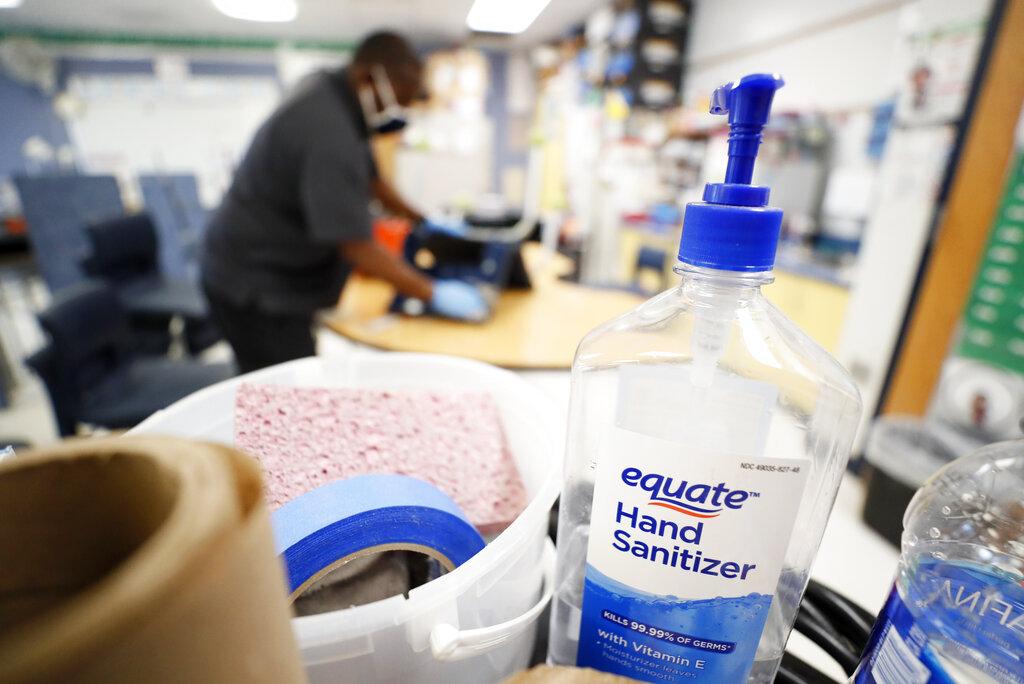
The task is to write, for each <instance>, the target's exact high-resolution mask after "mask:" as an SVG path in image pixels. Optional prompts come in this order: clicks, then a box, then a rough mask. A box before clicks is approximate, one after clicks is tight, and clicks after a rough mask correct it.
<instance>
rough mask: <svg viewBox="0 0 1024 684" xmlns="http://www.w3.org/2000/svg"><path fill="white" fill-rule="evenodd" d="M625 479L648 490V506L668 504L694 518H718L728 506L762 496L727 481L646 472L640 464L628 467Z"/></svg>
mask: <svg viewBox="0 0 1024 684" xmlns="http://www.w3.org/2000/svg"><path fill="white" fill-rule="evenodd" d="M622 481H623V482H625V483H626V484H627V485H629V486H630V487H639V488H640V489H642V490H643V491H645V492H648V493H649V494H650V497H651V500H650V502H649V503H648V504H647V505H648V506H660V507H661V508H668V509H671V510H673V511H678V512H680V513H685V514H686V515H691V516H693V517H694V518H717V517H718V515H719V514H720V513H721V512H722V511H723V510H725V509H726V508H730V509H732V510H739V509H740V508H742V507H743V504H744V503H745V502H746V501H747V499H750V498H752V497H753V498H756V497H758V496H760V493H758V492H748V491H747V490H745V489H730V488H729V487H727V486H726V484H725V483H724V482H719V483H718V484H715V485H710V484H705V483H703V482H692V483H691V482H688V481H686V480H679V479H676V478H672V477H665V476H664V475H660V474H658V473H647V474H646V475H645V474H644V472H643V471H642V470H640V469H639V468H626V469H624V470H623V471H622Z"/></svg>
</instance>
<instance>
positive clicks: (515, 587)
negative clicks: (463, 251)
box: [133, 352, 563, 684]
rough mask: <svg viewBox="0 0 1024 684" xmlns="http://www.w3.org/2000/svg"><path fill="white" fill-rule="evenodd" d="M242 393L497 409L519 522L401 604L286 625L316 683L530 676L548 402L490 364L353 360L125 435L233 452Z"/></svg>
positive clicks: (211, 401)
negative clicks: (217, 445)
mask: <svg viewBox="0 0 1024 684" xmlns="http://www.w3.org/2000/svg"><path fill="white" fill-rule="evenodd" d="M243 382H250V383H270V384H287V385H296V386H310V387H367V388H370V387H376V388H388V389H431V390H442V391H443V390H446V389H451V390H468V391H486V392H488V393H490V394H491V396H493V397H494V400H495V401H496V402H497V404H498V407H499V410H500V412H501V417H502V421H503V424H504V428H505V432H506V435H507V439H508V443H509V447H510V449H511V451H512V455H513V457H514V458H515V461H516V464H517V465H518V467H519V471H520V473H521V474H522V478H523V482H524V484H525V485H526V489H527V492H528V493H529V495H530V503H529V505H528V506H527V508H526V510H524V511H523V513H522V514H521V515H520V516H519V517H518V518H517V519H516V521H515V522H513V523H512V525H510V526H509V527H508V529H506V530H505V531H504V532H502V533H501V534H500V535H499V536H498V537H497V538H495V539H494V540H493V541H492V542H491V543H490V544H488V545H487V547H486V548H485V549H484V550H483V551H481V552H480V553H479V554H477V555H476V556H474V557H473V558H472V559H471V560H469V561H468V562H467V563H465V564H464V565H462V566H461V567H459V568H457V569H456V570H455V571H454V572H451V573H449V574H447V575H445V576H443V577H441V578H439V579H436V580H434V581H433V582H430V583H428V584H425V585H423V586H421V587H417V588H416V589H413V590H412V591H411V592H410V593H409V598H408V599H406V598H404V597H403V596H394V597H391V598H389V599H385V600H383V601H377V602H375V603H370V604H367V605H364V606H357V607H355V608H349V609H347V610H341V611H335V612H331V613H323V614H320V615H311V616H306V617H300V618H295V619H293V620H292V625H293V628H294V632H295V636H296V639H297V641H298V644H299V647H300V649H301V651H302V657H303V661H304V663H305V665H306V668H307V671H308V673H309V676H310V679H311V681H313V682H360V683H362V682H402V683H406V682H444V683H445V684H458V683H460V682H466V683H467V684H478V683H482V682H496V681H500V680H501V679H503V678H505V677H506V676H508V675H510V674H511V673H513V672H515V671H516V670H519V669H522V668H524V667H526V666H527V664H528V661H529V658H530V654H531V651H532V648H533V642H534V635H535V631H536V620H537V618H538V617H539V616H540V614H541V613H542V612H543V610H544V608H545V606H546V605H547V603H548V601H549V600H550V596H551V588H552V587H551V582H552V577H553V571H554V547H553V546H552V544H551V542H550V541H548V540H547V528H548V512H549V510H550V509H551V506H552V505H553V504H554V502H555V498H556V497H557V495H558V489H559V486H560V479H561V477H560V476H561V472H560V471H561V468H560V464H561V454H562V439H563V433H562V429H563V428H562V416H561V415H559V412H558V411H557V409H555V408H554V407H553V405H552V404H551V402H550V401H548V399H547V398H546V397H545V396H544V395H542V394H541V393H540V392H539V391H538V390H537V389H535V388H534V387H532V386H530V385H529V384H528V383H526V382H525V381H524V380H522V379H521V378H519V377H517V376H516V375H514V374H512V373H510V372H508V371H504V370H500V369H498V368H494V367H492V366H489V365H487V364H483V363H479V362H475V361H468V360H463V359H455V358H450V357H444V356H434V355H426V354H380V353H374V352H357V353H353V354H351V355H345V356H339V357H331V358H319V357H316V358H307V359H300V360H298V361H292V362H290V363H286V364H282V365H280V366H275V367H273V368H267V369H264V370H261V371H257V372H255V373H250V374H248V375H245V376H242V377H239V378H235V379H232V380H228V381H225V382H222V383H219V384H217V385H213V386H211V387H208V388H206V389H204V390H201V391H199V392H196V393H195V394H193V395H192V396H190V397H187V398H185V399H182V400H181V401H179V402H177V403H176V404H173V405H172V406H170V407H168V408H167V409H165V410H163V411H160V412H158V413H156V414H154V415H153V416H151V417H150V418H149V419H147V420H146V421H145V422H143V423H142V424H140V425H139V426H138V427H136V428H135V429H134V430H133V432H138V433H158V434H170V435H180V436H185V437H192V438H197V439H206V440H212V441H217V442H222V443H227V444H231V443H232V441H233V434H234V426H233V417H234V403H235V391H236V390H237V388H238V386H239V385H240V384H241V383H243ZM238 581H240V582H244V581H245V578H244V577H239V578H238ZM282 591H284V588H283V587H282Z"/></svg>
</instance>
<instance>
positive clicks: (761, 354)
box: [548, 74, 861, 683]
mask: <svg viewBox="0 0 1024 684" xmlns="http://www.w3.org/2000/svg"><path fill="white" fill-rule="evenodd" d="M781 86H782V79H781V78H779V77H778V76H775V75H769V74H753V75H749V76H745V77H743V78H742V79H740V80H738V81H735V82H733V83H730V84H728V85H725V86H722V87H721V88H719V89H718V90H716V91H715V93H714V97H713V99H712V104H711V112H712V113H714V114H728V117H729V126H730V134H729V163H728V168H727V170H726V176H725V182H724V183H710V184H708V185H707V186H706V188H705V190H704V201H703V202H695V203H692V204H690V205H688V207H687V209H686V215H685V217H684V220H683V234H682V240H681V242H680V246H679V265H678V266H677V268H676V272H677V273H679V275H680V276H681V280H680V282H679V284H678V285H677V286H676V287H675V288H673V289H671V290H669V291H667V292H664V293H662V294H660V295H658V296H656V297H654V298H653V299H651V300H649V301H647V302H646V303H644V304H642V305H640V306H639V307H638V308H636V309H634V310H633V311H631V312H629V313H627V314H625V315H623V316H620V317H619V318H616V319H614V320H612V321H609V322H608V323H606V324H604V325H602V326H600V327H599V328H597V329H596V330H594V331H593V332H591V333H590V334H589V335H587V337H586V338H584V340H583V341H582V342H581V343H580V346H579V349H578V351H577V352H576V360H575V362H574V363H573V368H572V399H571V402H570V415H569V420H570V422H569V434H568V444H567V452H566V459H565V481H564V485H563V489H562V499H561V510H560V513H559V521H558V570H557V577H556V584H555V602H554V609H553V613H552V618H551V636H550V646H549V651H548V659H549V661H550V662H551V663H554V664H562V665H579V666H581V667H592V668H596V669H598V670H604V671H607V672H613V673H617V674H621V675H624V676H627V677H632V678H634V679H638V680H641V681H646V682H675V681H685V682H709V683H710V682H716V683H717V682H742V681H749V682H770V681H772V679H773V678H774V676H775V671H776V669H777V668H778V665H779V661H780V659H781V658H782V652H783V648H784V647H785V645H786V640H787V638H788V636H789V632H790V630H791V629H792V625H793V621H794V619H795V617H796V609H797V606H798V604H799V603H800V598H801V596H802V595H803V592H804V588H805V587H806V584H807V580H808V572H809V569H810V566H811V561H812V560H813V559H814V554H815V552H816V551H817V549H818V544H819V543H820V541H821V535H822V532H823V531H824V529H825V522H826V520H827V519H828V515H829V512H830V511H831V508H832V504H833V501H834V499H835V495H836V490H837V489H838V487H839V482H840V479H841V478H842V475H843V471H844V467H845V465H846V459H847V457H848V455H849V449H850V445H851V442H852V441H853V435H854V432H855V430H856V425H857V421H858V418H859V416H860V411H861V403H860V397H859V395H858V392H857V389H856V386H855V385H854V383H853V381H852V379H851V378H850V376H849V375H848V374H847V373H846V371H845V370H843V368H842V367H841V366H840V365H839V364H838V363H836V361H835V360H833V359H832V358H831V357H830V356H829V355H828V354H827V353H826V352H825V351H824V350H822V349H821V348H820V347H819V346H818V345H817V344H815V343H814V342H813V341H812V340H811V339H810V338H809V337H807V335H805V334H804V333H803V332H801V331H800V330H799V329H798V328H797V327H796V326H795V325H794V324H793V323H792V322H790V321H789V320H788V319H787V318H786V317H785V316H784V315H783V314H782V313H780V312H779V310H778V309H776V308H775V307H774V306H772V305H771V304H770V303H768V301H767V300H766V299H765V298H764V296H763V295H762V293H761V287H762V286H764V285H766V284H768V283H770V282H771V281H772V276H771V269H772V266H773V264H774V261H775V249H776V245H777V242H778V237H779V228H780V226H781V223H782V212H781V211H780V210H778V209H773V208H770V207H768V188H766V187H757V186H752V185H750V182H751V176H752V173H753V167H754V160H755V157H756V156H757V149H758V146H759V145H760V142H761V130H762V128H763V127H764V125H765V123H766V122H767V121H768V114H769V110H770V108H771V102H772V98H773V96H774V94H775V91H776V89H778V88H779V87H781Z"/></svg>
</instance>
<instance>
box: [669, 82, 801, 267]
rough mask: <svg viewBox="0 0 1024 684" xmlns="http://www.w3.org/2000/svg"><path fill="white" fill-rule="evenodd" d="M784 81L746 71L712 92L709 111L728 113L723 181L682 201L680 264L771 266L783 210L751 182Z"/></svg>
mask: <svg viewBox="0 0 1024 684" xmlns="http://www.w3.org/2000/svg"><path fill="white" fill-rule="evenodd" d="M783 83H784V81H783V80H782V78H781V77H780V76H778V75H777V74H750V75H747V76H744V77H743V78H741V79H739V80H738V81H733V82H732V83H727V84H725V85H723V86H720V87H719V88H717V89H716V90H715V92H714V93H713V95H712V97H711V113H712V114H728V116H729V164H728V166H727V167H726V170H725V182H724V183H708V184H707V185H705V186H704V201H703V202H691V203H690V204H687V205H686V214H685V215H684V217H683V235H682V238H681V239H680V241H679V260H680V261H682V262H683V263H686V264H691V265H693V266H702V267H705V268H716V269H722V270H727V271H770V270H771V268H772V266H774V265H775V250H776V248H777V247H778V242H779V230H780V228H781V227H782V210H781V209H775V208H772V207H769V206H768V193H769V189H768V188H767V187H762V186H757V185H751V184H750V181H751V179H752V177H753V175H754V160H755V159H756V158H757V149H758V147H759V146H760V145H761V131H762V130H763V129H764V126H765V124H766V123H767V122H768V115H769V113H770V112H771V107H772V98H773V97H774V96H775V91H776V90H778V89H779V88H781V87H782V85H783Z"/></svg>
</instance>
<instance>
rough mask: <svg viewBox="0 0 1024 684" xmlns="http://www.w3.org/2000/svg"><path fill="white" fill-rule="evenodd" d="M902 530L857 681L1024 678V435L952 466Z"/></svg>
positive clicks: (1014, 683)
mask: <svg viewBox="0 0 1024 684" xmlns="http://www.w3.org/2000/svg"><path fill="white" fill-rule="evenodd" d="M903 526H904V531H903V544H902V546H903V549H902V551H903V553H902V555H901V556H900V564H899V570H898V572H897V576H896V583H895V586H894V587H893V590H892V592H891V593H890V595H889V600H888V601H887V602H886V604H885V607H884V608H883V609H882V613H881V615H880V616H879V618H878V621H877V622H876V623H875V628H874V630H873V632H872V634H871V640H870V642H869V644H868V648H867V649H866V650H865V653H864V657H863V658H862V660H861V664H860V667H859V668H858V670H857V673H856V675H855V676H854V681H856V682H858V683H861V682H878V683H879V684H886V683H887V682H901V683H902V682H908V683H912V682H921V683H924V682H951V681H954V682H1000V683H1003V684H1024V440H1018V441H1014V442H1002V443H999V444H993V445H991V446H988V447H985V448H983V449H980V450H978V451H977V452H975V453H973V454H971V455H970V456H965V457H963V458H961V459H958V460H956V461H953V462H952V463H950V464H948V465H946V466H945V467H944V468H943V469H942V470H940V471H939V472H938V473H936V474H935V476H934V477H932V478H931V479H930V480H929V481H928V482H926V483H925V484H924V486H922V487H921V489H920V490H918V492H917V494H915V495H914V498H913V500H912V501H911V502H910V505H909V506H908V507H907V511H906V513H905V514H904V517H903Z"/></svg>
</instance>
